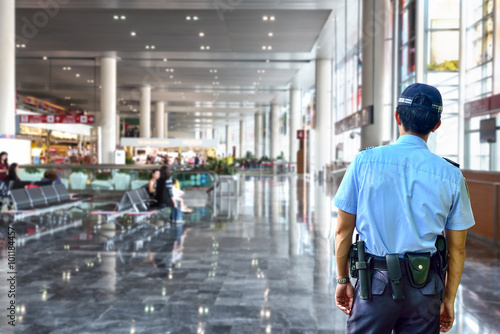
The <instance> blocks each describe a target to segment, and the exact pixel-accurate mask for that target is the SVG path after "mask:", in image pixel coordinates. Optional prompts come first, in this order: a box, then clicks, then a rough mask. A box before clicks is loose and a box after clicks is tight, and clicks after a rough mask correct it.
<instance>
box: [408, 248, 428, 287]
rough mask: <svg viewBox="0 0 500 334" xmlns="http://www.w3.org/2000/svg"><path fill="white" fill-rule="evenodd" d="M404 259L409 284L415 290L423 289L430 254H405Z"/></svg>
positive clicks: (426, 277)
mask: <svg viewBox="0 0 500 334" xmlns="http://www.w3.org/2000/svg"><path fill="white" fill-rule="evenodd" d="M406 259H407V261H406V267H407V269H408V270H407V271H408V278H409V280H410V284H411V285H412V286H413V287H415V288H423V287H424V286H425V285H426V284H427V279H428V278H429V269H430V267H431V253H406Z"/></svg>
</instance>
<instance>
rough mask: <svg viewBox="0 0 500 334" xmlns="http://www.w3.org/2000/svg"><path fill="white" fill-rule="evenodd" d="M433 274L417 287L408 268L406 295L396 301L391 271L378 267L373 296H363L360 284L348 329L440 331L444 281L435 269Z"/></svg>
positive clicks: (402, 333)
mask: <svg viewBox="0 0 500 334" xmlns="http://www.w3.org/2000/svg"><path fill="white" fill-rule="evenodd" d="M429 275H430V277H429V282H428V283H427V285H426V286H424V287H423V288H420V289H417V288H414V287H412V286H411V285H410V282H409V281H408V277H407V275H406V272H405V273H404V274H403V285H404V293H405V299H404V300H403V301H399V302H396V301H394V300H393V298H392V291H391V285H390V281H389V275H388V273H387V271H378V270H374V271H373V274H372V298H371V299H370V300H363V299H361V298H360V297H359V286H358V285H359V284H356V288H355V290H354V301H353V307H352V310H351V315H350V316H349V319H348V320H347V328H346V333H348V334H351V333H352V334H354V333H356V334H370V333H373V334H391V333H394V334H414V333H415V334H416V333H421V334H434V333H435V334H439V311H440V307H441V291H442V290H443V282H442V281H441V278H440V277H439V275H438V274H437V273H436V272H434V271H431V273H429Z"/></svg>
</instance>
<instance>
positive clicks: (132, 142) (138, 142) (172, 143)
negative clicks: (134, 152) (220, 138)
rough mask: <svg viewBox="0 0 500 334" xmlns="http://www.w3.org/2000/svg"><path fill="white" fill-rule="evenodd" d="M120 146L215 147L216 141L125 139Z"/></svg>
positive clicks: (122, 139)
mask: <svg viewBox="0 0 500 334" xmlns="http://www.w3.org/2000/svg"><path fill="white" fill-rule="evenodd" d="M120 144H121V146H132V147H147V146H151V147H215V146H217V140H216V139H167V138H133V137H132V138H127V137H123V138H121V140H120Z"/></svg>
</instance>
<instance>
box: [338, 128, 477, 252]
mask: <svg viewBox="0 0 500 334" xmlns="http://www.w3.org/2000/svg"><path fill="white" fill-rule="evenodd" d="M346 178H353V179H354V183H352V184H355V185H356V189H343V188H342V187H341V188H340V189H339V192H338V195H337V197H336V203H339V205H340V206H342V204H344V208H345V207H346V206H347V207H348V208H350V209H351V213H353V214H356V215H357V220H356V228H357V230H358V233H359V234H360V237H361V239H362V240H364V241H365V242H366V249H367V252H369V253H371V254H373V255H377V256H385V255H386V254H404V253H406V252H434V251H435V246H434V244H435V240H436V236H437V235H438V234H441V232H442V231H443V230H444V228H445V227H446V228H448V229H458V228H460V229H462V228H464V226H462V224H461V223H464V222H461V221H459V217H456V215H455V214H454V213H455V211H457V209H458V208H459V207H460V206H463V205H464V204H468V203H469V201H468V198H467V199H463V198H461V197H460V193H461V191H460V190H461V187H462V186H463V187H465V182H464V181H463V176H462V174H461V172H460V170H459V169H458V168H457V167H455V166H453V165H452V164H450V163H449V162H447V161H445V160H444V159H443V158H440V157H438V156H437V155H435V154H433V153H431V152H430V151H429V149H428V148H427V145H426V143H425V141H424V140H423V139H421V138H419V137H417V136H413V135H405V136H402V137H400V139H399V140H398V142H397V143H396V144H394V145H389V146H383V147H377V148H373V149H368V150H365V151H363V152H361V153H360V154H359V155H358V156H357V157H356V159H355V160H354V161H353V164H352V167H351V168H349V170H348V172H347V173H346ZM464 200H465V202H466V203H463V202H464ZM466 223H469V222H466ZM467 227H468V226H467ZM467 227H465V228H467Z"/></svg>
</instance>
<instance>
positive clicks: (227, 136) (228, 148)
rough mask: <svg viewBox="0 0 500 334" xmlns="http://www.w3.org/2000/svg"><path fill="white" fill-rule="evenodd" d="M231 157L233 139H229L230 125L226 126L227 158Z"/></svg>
mask: <svg viewBox="0 0 500 334" xmlns="http://www.w3.org/2000/svg"><path fill="white" fill-rule="evenodd" d="M230 155H231V138H229V125H226V157H228V156H230Z"/></svg>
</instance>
